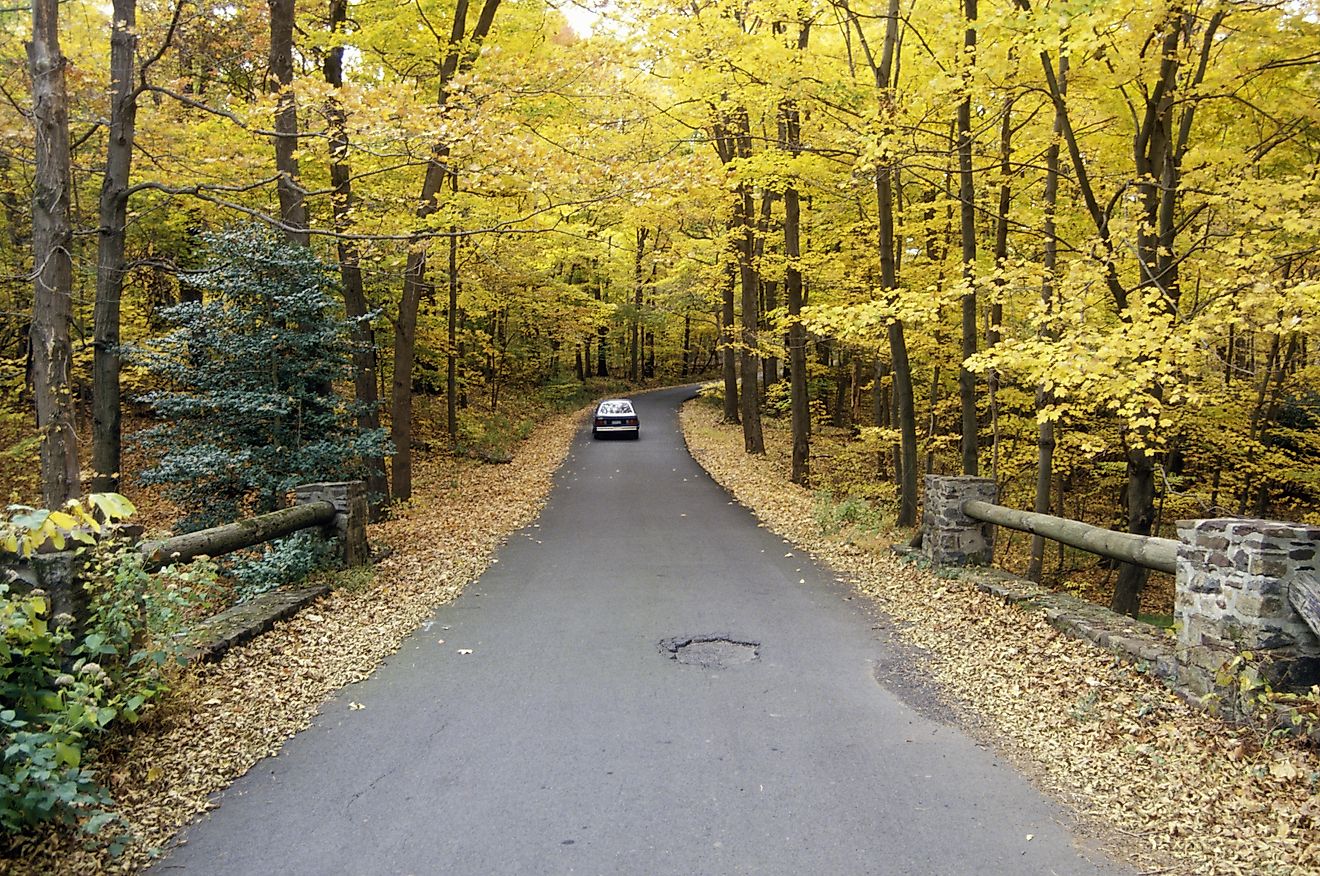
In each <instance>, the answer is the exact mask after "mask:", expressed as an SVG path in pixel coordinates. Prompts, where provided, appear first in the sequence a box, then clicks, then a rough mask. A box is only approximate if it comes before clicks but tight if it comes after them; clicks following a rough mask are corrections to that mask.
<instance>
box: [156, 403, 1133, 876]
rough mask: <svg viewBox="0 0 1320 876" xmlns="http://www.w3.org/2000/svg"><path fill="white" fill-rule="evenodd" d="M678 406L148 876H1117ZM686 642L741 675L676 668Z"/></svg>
mask: <svg viewBox="0 0 1320 876" xmlns="http://www.w3.org/2000/svg"><path fill="white" fill-rule="evenodd" d="M690 394H691V391H690V390H688V391H684V390H666V391H662V392H657V393H653V394H650V395H645V396H641V397H639V398H638V399H637V401H638V408H639V412H640V415H641V420H642V424H643V428H642V435H641V438H640V440H638V441H594V442H593V441H592V440H591V438H590V435H589V434H587V433H586V432H585V431H584V433H583V434H581V435H579V436H578V439H577V442H576V443H575V444H574V446H573V449H572V452H571V456H570V457H569V459H568V461H567V462H566V463H565V464H564V466H563V467H562V468H561V470H560V472H559V473H558V476H557V480H556V485H555V488H554V493H553V495H552V497H551V501H550V503H549V505H548V507H547V508H546V510H545V511H544V513H543V514H542V515H541V517H540V519H539V520H538V521H537V523H536V524H535V525H534V526H530V527H528V528H527V529H525V530H523V531H521V532H519V533H517V534H515V535H514V536H513V537H512V538H511V539H510V540H509V543H508V544H507V545H506V546H505V547H504V548H503V549H502V550H501V551H500V553H499V556H498V563H497V564H496V565H494V566H492V567H491V569H490V571H488V572H487V573H486V574H485V575H484V576H483V577H482V578H481V579H480V580H479V581H477V582H476V583H475V584H473V585H472V586H470V587H469V589H468V590H467V592H465V593H464V594H463V595H462V596H461V597H460V598H459V599H457V600H456V601H455V602H453V603H452V604H450V605H446V606H443V607H441V608H440V609H439V610H438V611H437V612H436V614H435V616H434V620H433V621H432V622H430V623H429V624H427V625H424V627H423V628H422V629H420V630H419V631H418V632H417V633H416V634H414V635H413V636H412V637H411V638H410V639H409V640H408V641H407V642H406V643H405V644H404V646H403V648H402V649H401V650H400V652H399V653H398V654H396V655H395V656H394V657H393V658H391V659H390V660H388V661H387V662H386V663H385V664H384V665H382V666H381V667H380V669H379V670H378V671H377V672H376V673H375V674H374V675H373V676H372V677H371V678H369V679H368V680H366V681H364V682H362V683H361V684H357V685H353V686H351V687H348V688H345V689H344V690H343V691H342V692H341V693H340V695H339V696H338V697H337V698H335V699H333V700H331V701H329V702H328V703H326V705H325V706H324V708H323V709H322V711H321V714H320V716H319V717H318V719H317V720H316V722H315V724H314V726H312V727H311V728H310V729H308V730H306V731H305V732H303V733H301V734H299V735H298V736H296V737H295V738H293V739H291V740H289V742H288V743H287V744H286V745H285V747H284V749H283V751H282V752H281V753H280V755H279V756H278V757H274V758H270V759H268V760H266V761H263V762H262V763H260V764H258V765H257V766H256V767H254V768H253V769H252V770H251V772H249V773H248V775H246V776H245V777H243V778H242V779H241V780H239V781H238V782H237V783H235V784H234V785H233V787H232V788H231V789H230V790H229V791H227V792H226V793H225V794H224V795H223V796H222V798H221V800H220V806H219V808H218V809H216V810H215V811H214V812H213V813H212V814H210V815H209V816H208V817H207V818H206V819H205V820H203V821H201V822H200V823H198V824H196V825H194V826H193V827H192V828H191V829H189V830H188V831H187V832H186V833H185V834H184V837H185V839H186V843H184V844H182V845H180V846H178V847H177V848H175V849H174V850H173V851H172V853H171V854H170V856H169V857H168V858H166V859H165V860H164V861H163V862H161V863H159V864H158V865H157V866H156V867H155V868H153V872H156V873H175V872H178V871H183V872H187V873H197V874H260V873H280V874H303V873H306V874H336V873H362V874H377V873H380V874H408V873H412V874H428V873H452V874H505V873H535V874H542V873H545V874H558V873H585V874H670V873H673V874H679V873H682V874H735V873H738V874H741V873H764V874H864V873H876V874H1102V873H1105V874H1108V873H1128V872H1130V871H1128V870H1125V869H1123V868H1122V867H1119V866H1117V865H1114V864H1112V863H1109V862H1107V861H1106V860H1105V859H1104V857H1103V855H1101V854H1099V853H1097V852H1095V851H1094V850H1092V849H1088V848H1087V847H1086V845H1085V844H1084V843H1082V842H1080V841H1079V840H1078V839H1077V838H1076V836H1075V835H1074V834H1073V833H1072V832H1071V831H1070V828H1069V824H1070V821H1069V818H1068V816H1067V815H1066V814H1064V813H1063V812H1062V811H1061V810H1060V809H1059V808H1058V807H1057V806H1056V805H1054V804H1052V803H1051V802H1049V801H1047V800H1046V799H1045V798H1043V797H1042V796H1041V795H1040V794H1039V793H1037V792H1036V791H1035V790H1033V788H1032V787H1031V786H1030V784H1029V783H1028V782H1027V781H1026V780H1025V779H1024V778H1022V777H1021V776H1020V775H1018V774H1017V773H1016V772H1014V771H1013V769H1012V768H1011V767H1009V766H1008V765H1007V764H1005V763H1004V762H1003V761H1001V760H1000V759H999V758H997V757H996V755H995V754H994V752H993V751H991V750H988V749H987V747H985V746H984V745H980V744H978V743H977V742H976V741H974V740H973V739H972V738H970V737H969V736H968V735H966V734H965V733H964V732H962V731H961V730H960V729H959V728H958V727H957V726H956V725H955V724H954V723H953V722H952V721H951V720H950V719H948V718H947V717H945V716H944V715H943V714H942V713H941V710H940V709H939V707H938V705H937V704H936V703H934V702H933V701H932V700H931V699H930V698H929V697H928V696H927V695H926V694H925V693H924V692H923V690H922V688H921V685H920V684H919V683H917V682H914V681H913V680H911V679H910V678H909V675H910V673H907V672H905V671H904V670H903V667H904V666H905V665H907V664H908V662H909V661H908V659H907V655H906V654H905V653H904V651H903V650H902V648H901V647H899V646H897V645H895V644H894V643H893V642H891V641H890V639H889V636H888V634H887V633H886V631H885V628H886V624H885V623H884V619H883V617H881V616H880V615H878V614H876V613H875V612H874V610H872V609H870V608H869V607H868V606H867V605H866V604H865V600H863V599H861V598H858V599H850V598H849V597H850V595H851V594H850V593H849V592H848V590H847V589H846V588H845V587H844V586H843V585H840V584H838V583H837V582H835V581H834V580H833V577H832V576H831V575H830V574H829V573H828V572H827V571H825V570H822V569H819V568H817V567H816V566H814V565H813V564H812V563H811V562H810V561H809V560H808V559H807V558H806V557H804V556H798V555H796V551H794V550H793V549H792V547H791V546H789V545H786V544H785V543H784V542H783V541H781V540H780V539H779V538H777V537H775V536H774V535H772V534H771V533H769V532H767V531H766V530H765V529H762V528H758V527H757V525H756V521H755V519H754V518H753V517H752V516H751V515H750V514H749V513H748V512H747V511H746V510H745V509H743V508H741V507H739V506H737V505H735V504H733V503H731V502H730V499H729V497H728V495H727V494H725V493H724V492H723V491H722V490H721V489H720V488H719V487H718V486H716V485H715V484H714V483H712V482H711V480H710V479H709V478H708V477H707V476H706V475H705V473H704V472H703V471H702V470H701V469H700V468H699V467H698V466H697V465H696V463H695V462H693V460H692V459H691V457H690V456H689V455H688V454H687V452H686V450H685V449H684V446H683V441H682V438H681V436H680V434H679V432H678V424H677V418H676V413H675V412H676V408H677V406H678V403H679V402H680V400H681V399H683V398H685V397H687V396H688V395H690ZM790 554H793V555H792V556H790ZM693 637H696V638H698V639H700V638H702V637H723V638H725V639H728V640H731V641H733V642H741V643H756V646H757V647H756V651H755V658H754V659H748V658H750V657H751V656H752V649H751V647H750V644H743V645H737V644H720V643H709V644H702V643H700V642H698V643H696V644H695V645H694V646H689V647H688V648H686V649H679V653H678V654H677V655H675V654H673V653H671V650H670V649H671V648H673V647H675V646H677V645H678V644H680V643H681V642H683V641H685V640H687V639H689V638H693ZM441 639H443V640H444V644H443V645H440V644H437V643H438V641H439V640H441ZM666 643H667V645H668V647H666ZM460 649H463V650H465V651H466V650H470V651H471V653H470V654H465V653H460ZM676 656H681V657H683V658H684V660H686V661H688V662H683V661H680V660H678V659H675V657H676ZM703 664H705V665H703ZM878 679H880V680H878ZM350 701H355V702H359V703H362V704H364V705H365V706H366V708H365V709H360V710H350V709H349V708H348V703H349V702H350Z"/></svg>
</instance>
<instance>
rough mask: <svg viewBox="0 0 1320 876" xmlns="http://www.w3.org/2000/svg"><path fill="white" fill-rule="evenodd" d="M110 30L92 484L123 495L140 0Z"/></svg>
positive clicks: (122, 0)
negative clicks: (124, 337)
mask: <svg viewBox="0 0 1320 876" xmlns="http://www.w3.org/2000/svg"><path fill="white" fill-rule="evenodd" d="M111 17H112V19H113V20H112V22H111V26H110V132H109V134H110V136H109V142H108V145H107V146H106V160H105V177H104V178H103V180H102V182H101V199H100V219H101V225H100V229H99V237H98V241H97V256H96V304H95V308H94V316H93V320H94V324H95V328H94V331H95V340H94V341H93V344H92V348H93V354H92V483H91V489H92V492H94V493H105V492H117V491H118V490H119V467H120V466H119V462H120V398H119V302H120V298H121V296H122V294H123V287H124V245H125V237H126V232H125V226H126V223H127V217H128V179H129V172H130V171H131V169H132V162H133V137H134V133H135V125H136V121H137V94H136V92H135V90H134V88H133V71H134V68H135V66H136V56H137V0H114V5H113V9H112V12H111Z"/></svg>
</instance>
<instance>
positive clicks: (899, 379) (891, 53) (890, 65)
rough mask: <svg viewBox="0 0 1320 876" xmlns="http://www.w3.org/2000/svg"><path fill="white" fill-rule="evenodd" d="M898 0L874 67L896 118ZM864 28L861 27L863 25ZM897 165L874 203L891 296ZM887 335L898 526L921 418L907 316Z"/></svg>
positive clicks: (906, 512) (893, 0) (906, 506)
mask: <svg viewBox="0 0 1320 876" xmlns="http://www.w3.org/2000/svg"><path fill="white" fill-rule="evenodd" d="M898 13H899V0H889V9H888V12H887V13H886V16H885V40H884V51H883V54H882V60H881V62H880V65H879V66H878V67H877V68H875V78H876V87H877V89H878V90H879V92H880V106H881V111H882V112H883V113H885V114H886V115H887V116H888V117H890V118H892V117H893V116H894V114H895V107H894V100H895V97H894V79H895V78H896V77H895V76H894V74H893V70H894V64H895V61H896V58H897V55H898V32H899V14H898ZM859 30H860V28H859ZM896 175H897V168H896V167H895V166H894V165H892V164H891V165H885V166H883V167H880V168H878V170H877V174H876V203H877V207H878V212H879V234H880V240H879V247H880V286H881V288H882V289H883V290H884V295H885V296H886V297H887V298H888V299H889V300H890V301H891V302H894V301H896V299H897V297H898V269H897V264H898V262H897V259H898V241H897V238H896V234H895V229H894V178H895V176H896ZM886 333H887V335H888V338H889V356H890V368H891V370H892V372H893V383H894V407H895V411H896V414H897V419H898V429H899V444H900V447H901V453H902V458H901V459H900V460H899V461H898V470H899V475H900V478H901V483H900V485H899V498H898V519H897V524H898V525H899V526H914V525H916V522H917V421H916V413H915V411H914V410H913V404H912V366H911V364H910V363H909V361H908V351H907V339H906V338H905V336H904V331H903V321H902V320H900V319H891V320H890V321H889V323H888V325H887V327H886Z"/></svg>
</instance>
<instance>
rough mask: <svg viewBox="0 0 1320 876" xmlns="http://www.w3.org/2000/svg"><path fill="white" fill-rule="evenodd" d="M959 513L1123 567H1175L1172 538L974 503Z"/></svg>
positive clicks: (1163, 569) (1175, 548) (1175, 545)
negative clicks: (1028, 533) (1111, 560)
mask: <svg viewBox="0 0 1320 876" xmlns="http://www.w3.org/2000/svg"><path fill="white" fill-rule="evenodd" d="M962 511H963V513H964V514H966V515H967V516H968V517H970V518H972V519H973V520H980V521H982V522H984V523H993V524H994V525H996V526H1006V527H1008V528H1009V529H1016V530H1018V531H1020V532H1030V533H1031V534H1032V535H1040V536H1043V537H1045V538H1048V539H1052V540H1053V541H1058V542H1062V543H1063V544H1066V545H1068V546H1069V547H1075V548H1080V549H1081V550H1084V551H1090V552H1091V553H1093V554H1099V555H1100V556H1102V557H1108V558H1110V559H1113V560H1120V561H1121V562H1124V563H1135V564H1136V565H1138V566H1145V567H1146V568H1147V569H1155V570H1156V571H1159V572H1168V573H1169V574H1173V573H1174V569H1175V566H1176V560H1177V557H1178V542H1177V541H1176V540H1175V539H1172V538H1158V537H1155V536H1145V535H1133V534H1132V533H1129V532H1115V531H1113V530H1112V529H1103V528H1101V527H1099V526H1092V525H1090V524H1089V523H1081V522H1079V521H1076V520H1065V519H1064V518H1062V517H1053V516H1051V515H1049V514H1037V513H1035V512H1033V511H1018V510H1016V509H1013V508H1005V507H1004V506H1003V505H995V504H992V503H990V502H981V501H977V500H975V499H969V500H967V501H966V502H963V503H962Z"/></svg>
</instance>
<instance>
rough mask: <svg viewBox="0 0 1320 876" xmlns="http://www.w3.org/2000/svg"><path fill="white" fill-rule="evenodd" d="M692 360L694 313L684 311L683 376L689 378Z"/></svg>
mask: <svg viewBox="0 0 1320 876" xmlns="http://www.w3.org/2000/svg"><path fill="white" fill-rule="evenodd" d="M691 359H692V311H690V310H686V309H685V310H684V311H683V372H682V376H683V377H685V378H686V377H687V376H688V370H689V368H690V367H691V366H690V365H689V364H688V363H689V362H690V361H691Z"/></svg>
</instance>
